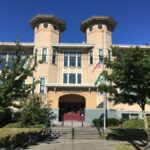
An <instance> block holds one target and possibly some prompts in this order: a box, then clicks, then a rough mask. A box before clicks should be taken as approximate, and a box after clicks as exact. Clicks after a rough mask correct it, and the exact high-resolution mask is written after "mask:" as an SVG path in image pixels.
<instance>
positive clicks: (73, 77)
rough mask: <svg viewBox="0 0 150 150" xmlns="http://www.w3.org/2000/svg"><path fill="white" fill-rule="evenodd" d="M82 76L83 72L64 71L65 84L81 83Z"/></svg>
mask: <svg viewBox="0 0 150 150" xmlns="http://www.w3.org/2000/svg"><path fill="white" fill-rule="evenodd" d="M81 82H82V76H81V73H64V74H63V83H64V84H81Z"/></svg>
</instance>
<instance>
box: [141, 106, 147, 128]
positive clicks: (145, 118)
mask: <svg viewBox="0 0 150 150" xmlns="http://www.w3.org/2000/svg"><path fill="white" fill-rule="evenodd" d="M142 112H143V117H144V127H145V129H148V122H147V117H146V112H145V109H143V110H142Z"/></svg>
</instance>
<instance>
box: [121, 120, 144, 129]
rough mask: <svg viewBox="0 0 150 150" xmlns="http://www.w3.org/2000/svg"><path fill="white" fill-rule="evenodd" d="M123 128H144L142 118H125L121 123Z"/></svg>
mask: <svg viewBox="0 0 150 150" xmlns="http://www.w3.org/2000/svg"><path fill="white" fill-rule="evenodd" d="M122 127H123V128H144V120H143V119H131V120H125V121H124V122H123V124H122Z"/></svg>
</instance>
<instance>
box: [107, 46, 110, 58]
mask: <svg viewBox="0 0 150 150" xmlns="http://www.w3.org/2000/svg"><path fill="white" fill-rule="evenodd" d="M107 51H108V59H109V60H110V59H111V50H110V49H108V50H107Z"/></svg>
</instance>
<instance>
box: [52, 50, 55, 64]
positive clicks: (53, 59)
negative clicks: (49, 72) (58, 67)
mask: <svg viewBox="0 0 150 150" xmlns="http://www.w3.org/2000/svg"><path fill="white" fill-rule="evenodd" d="M52 64H56V50H53V55H52Z"/></svg>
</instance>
